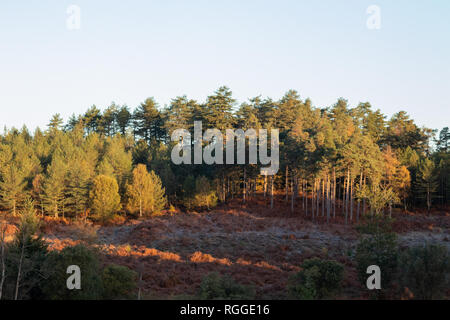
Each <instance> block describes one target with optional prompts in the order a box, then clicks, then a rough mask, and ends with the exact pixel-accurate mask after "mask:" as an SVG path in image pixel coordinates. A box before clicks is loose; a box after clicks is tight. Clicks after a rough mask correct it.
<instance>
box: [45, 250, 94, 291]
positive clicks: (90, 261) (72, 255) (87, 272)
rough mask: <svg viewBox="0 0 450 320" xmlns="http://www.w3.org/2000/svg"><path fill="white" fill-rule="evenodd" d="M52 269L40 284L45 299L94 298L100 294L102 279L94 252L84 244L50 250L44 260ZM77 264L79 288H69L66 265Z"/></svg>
mask: <svg viewBox="0 0 450 320" xmlns="http://www.w3.org/2000/svg"><path fill="white" fill-rule="evenodd" d="M46 263H47V265H48V268H49V269H52V270H53V272H52V273H51V275H50V277H49V278H48V280H47V281H45V282H44V283H43V284H42V291H43V293H44V295H45V299H50V300H95V299H100V298H101V296H102V281H101V278H100V276H99V274H100V267H99V261H98V257H97V254H96V252H94V251H93V250H91V249H89V248H87V247H86V246H84V245H76V246H74V247H66V248H64V249H63V250H61V251H60V252H52V253H50V254H49V257H48V259H47V261H46ZM70 265H77V266H79V267H80V269H81V289H80V290H69V289H68V288H67V285H66V281H67V278H68V276H69V275H68V274H67V273H66V271H67V267H68V266H70Z"/></svg>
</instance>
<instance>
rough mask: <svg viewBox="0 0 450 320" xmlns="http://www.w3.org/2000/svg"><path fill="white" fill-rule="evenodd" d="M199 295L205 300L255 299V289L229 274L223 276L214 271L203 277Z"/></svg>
mask: <svg viewBox="0 0 450 320" xmlns="http://www.w3.org/2000/svg"><path fill="white" fill-rule="evenodd" d="M198 297H199V299H204V300H245V299H253V297H254V291H253V289H252V288H250V287H248V286H244V285H241V284H239V283H237V282H235V281H234V279H233V278H231V277H229V276H223V277H222V276H220V275H219V274H218V273H217V272H213V273H210V274H209V275H207V276H205V277H204V278H203V280H202V283H201V285H200V289H199V293H198Z"/></svg>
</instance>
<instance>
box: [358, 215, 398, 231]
mask: <svg viewBox="0 0 450 320" xmlns="http://www.w3.org/2000/svg"><path fill="white" fill-rule="evenodd" d="M394 221H395V220H394V219H393V218H390V217H388V216H382V215H375V216H373V217H365V218H364V219H363V220H362V221H361V223H360V224H359V225H357V226H356V229H357V230H358V231H359V232H360V233H362V234H369V235H377V234H386V233H392V232H393V223H394Z"/></svg>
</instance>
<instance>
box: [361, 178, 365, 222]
mask: <svg viewBox="0 0 450 320" xmlns="http://www.w3.org/2000/svg"><path fill="white" fill-rule="evenodd" d="M363 186H364V187H366V177H365V176H364V180H363ZM362 206H363V208H362V209H363V212H362V214H363V216H365V215H366V197H364V198H363V203H362Z"/></svg>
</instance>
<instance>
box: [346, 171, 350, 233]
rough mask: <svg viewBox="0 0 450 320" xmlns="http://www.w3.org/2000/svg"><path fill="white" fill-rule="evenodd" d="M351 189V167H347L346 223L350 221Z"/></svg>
mask: <svg viewBox="0 0 450 320" xmlns="http://www.w3.org/2000/svg"><path fill="white" fill-rule="evenodd" d="M349 191H350V169H347V188H346V189H345V224H347V223H348V205H349V201H348V200H349Z"/></svg>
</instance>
